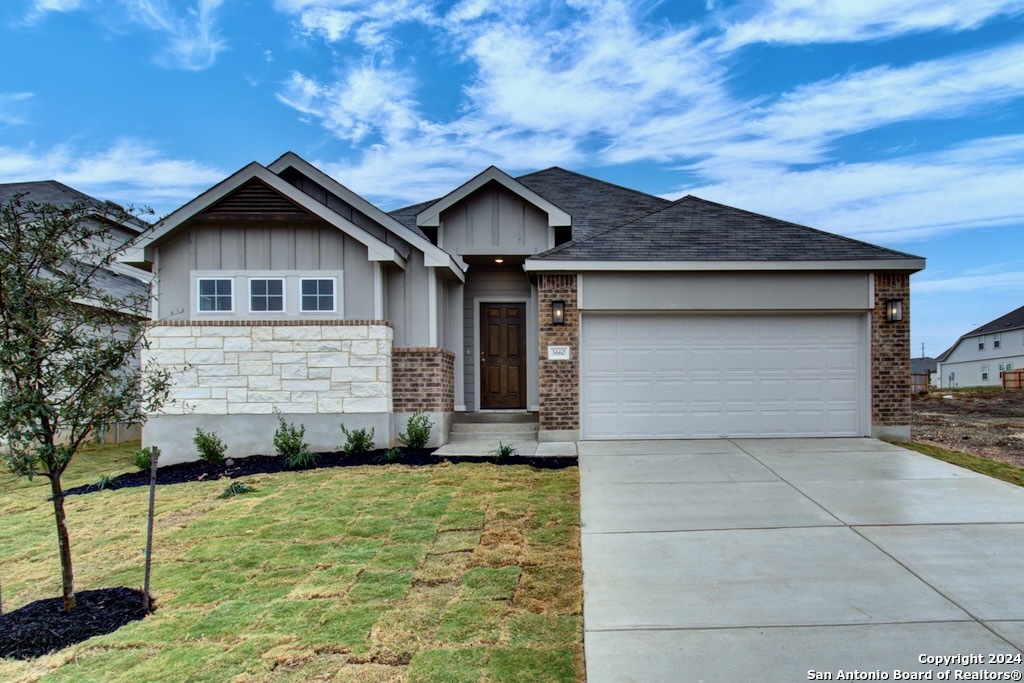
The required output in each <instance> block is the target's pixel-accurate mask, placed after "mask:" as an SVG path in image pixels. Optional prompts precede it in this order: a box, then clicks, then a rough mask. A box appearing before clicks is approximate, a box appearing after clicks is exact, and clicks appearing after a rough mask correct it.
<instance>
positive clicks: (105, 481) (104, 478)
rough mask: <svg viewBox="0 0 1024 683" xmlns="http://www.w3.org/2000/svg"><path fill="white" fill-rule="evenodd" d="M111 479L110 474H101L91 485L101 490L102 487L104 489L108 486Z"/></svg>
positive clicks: (112, 479)
mask: <svg viewBox="0 0 1024 683" xmlns="http://www.w3.org/2000/svg"><path fill="white" fill-rule="evenodd" d="M112 481H114V478H113V477H112V476H110V475H109V474H101V475H100V478H99V481H97V482H96V483H95V484H93V487H95V489H96V490H97V491H102V490H103V489H105V488H107V487H108V486H110V482H112Z"/></svg>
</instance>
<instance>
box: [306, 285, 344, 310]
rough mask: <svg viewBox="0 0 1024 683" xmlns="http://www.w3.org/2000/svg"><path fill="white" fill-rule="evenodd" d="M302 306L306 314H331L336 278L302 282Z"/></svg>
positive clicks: (333, 306) (333, 308) (334, 308)
mask: <svg viewBox="0 0 1024 683" xmlns="http://www.w3.org/2000/svg"><path fill="white" fill-rule="evenodd" d="M300 294H301V297H300V298H301V305H300V308H301V310H302V311H304V312H316V311H319V312H331V313H333V312H334V311H335V310H336V307H335V305H334V278H323V279H317V280H312V279H309V280H306V279H303V280H302V290H301V292H300Z"/></svg>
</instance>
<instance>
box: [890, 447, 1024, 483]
mask: <svg viewBox="0 0 1024 683" xmlns="http://www.w3.org/2000/svg"><path fill="white" fill-rule="evenodd" d="M900 445H901V446H903V447H904V448H909V449H911V450H914V451H917V452H918V453H924V454H925V455H929V456H931V457H933V458H936V459H938V460H944V461H945V462H948V463H952V464H953V465H959V466H960V467H963V468H965V469H968V470H973V471H975V472H980V473H981V474H987V475H988V476H990V477H994V478H996V479H1002V480H1003V481H1007V482H1010V483H1011V484H1016V485H1017V486H1024V469H1022V468H1020V467H1015V466H1014V465H1009V464H1007V463H1004V462H999V461H998V460H990V459H988V458H980V457H978V456H976V455H970V454H969V453H964V452H962V451H952V450H949V449H948V448H943V447H941V446H936V445H934V444H926V443H902V444H900Z"/></svg>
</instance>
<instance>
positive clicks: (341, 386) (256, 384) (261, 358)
mask: <svg viewBox="0 0 1024 683" xmlns="http://www.w3.org/2000/svg"><path fill="white" fill-rule="evenodd" d="M392 337H393V331H392V329H391V325H390V323H387V322H384V321H373V320H336V321H245V322H242V321H238V322H235V321H230V322H224V321H195V320H193V321H168V322H159V323H155V324H153V325H152V326H151V327H150V328H149V329H148V330H147V332H146V340H147V341H148V343H149V348H148V349H144V350H143V352H142V363H143V367H145V366H146V364H148V363H149V362H151V361H152V362H155V363H157V364H159V365H160V366H161V367H164V368H170V369H171V370H172V371H174V376H173V388H172V389H171V398H172V399H173V401H172V402H169V403H168V404H167V405H165V406H164V407H163V408H162V409H161V411H160V414H163V415H235V414H238V415H242V414H248V415H253V414H268V415H269V414H271V413H272V412H273V411H274V410H275V409H276V410H279V411H281V412H282V413H284V414H285V415H288V414H315V413H330V414H338V413H389V412H391V342H392Z"/></svg>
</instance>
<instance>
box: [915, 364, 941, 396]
mask: <svg viewBox="0 0 1024 683" xmlns="http://www.w3.org/2000/svg"><path fill="white" fill-rule="evenodd" d="M910 376H911V384H912V385H913V389H914V391H915V392H919V391H920V392H924V391H928V390H929V389H931V388H932V387H938V386H939V373H938V362H937V361H936V360H935V359H934V358H932V357H930V356H922V357H920V358H911V359H910Z"/></svg>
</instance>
